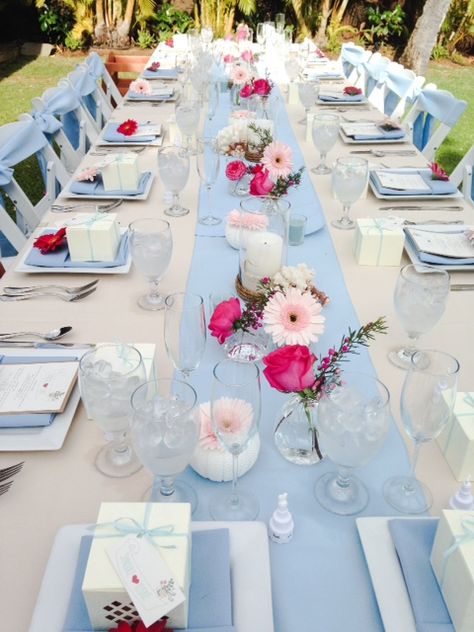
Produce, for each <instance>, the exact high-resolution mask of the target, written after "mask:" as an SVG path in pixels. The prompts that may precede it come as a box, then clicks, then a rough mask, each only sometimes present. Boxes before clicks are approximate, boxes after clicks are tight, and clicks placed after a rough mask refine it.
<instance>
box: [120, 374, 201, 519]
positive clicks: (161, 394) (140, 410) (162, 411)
mask: <svg viewBox="0 0 474 632" xmlns="http://www.w3.org/2000/svg"><path fill="white" fill-rule="evenodd" d="M196 401H197V395H196V391H195V390H194V389H193V387H192V386H190V385H189V384H187V383H186V382H181V381H179V380H170V379H154V380H151V381H150V382H146V383H145V384H142V385H141V386H140V387H139V388H137V389H136V390H135V391H134V393H133V394H132V396H131V422H130V432H131V435H132V441H133V446H134V448H135V451H136V453H137V454H138V456H139V458H140V460H141V462H142V463H143V465H144V466H145V467H146V468H147V469H148V470H150V471H151V472H152V474H153V475H154V477H155V479H154V481H153V486H152V488H151V490H150V489H148V490H147V491H146V492H145V495H144V498H146V499H147V500H148V501H149V502H176V503H178V502H179V503H183V502H189V503H191V510H192V511H194V510H195V509H196V507H197V496H196V492H195V491H194V489H193V488H192V487H191V486H190V485H188V484H187V483H185V482H184V481H175V478H176V476H178V474H181V472H182V471H183V470H184V469H185V468H186V466H187V465H188V464H189V461H190V460H191V456H192V454H193V452H194V450H195V448H196V445H197V442H198V440H199V429H200V423H199V416H198V413H197V409H196ZM150 491H151V495H150Z"/></svg>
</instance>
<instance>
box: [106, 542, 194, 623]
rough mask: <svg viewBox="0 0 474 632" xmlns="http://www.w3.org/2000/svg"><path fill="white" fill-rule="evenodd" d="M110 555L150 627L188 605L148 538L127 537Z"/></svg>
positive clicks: (113, 548) (127, 589)
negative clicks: (172, 611)
mask: <svg viewBox="0 0 474 632" xmlns="http://www.w3.org/2000/svg"><path fill="white" fill-rule="evenodd" d="M107 553H108V555H109V557H110V560H111V562H112V564H113V567H114V568H115V570H116V571H117V574H118V575H119V577H120V579H121V581H122V583H123V586H124V588H125V590H126V591H127V593H128V595H129V597H130V599H131V600H132V601H133V605H134V606H135V608H136V609H137V611H138V614H139V615H140V617H141V619H142V621H143V623H144V624H145V626H146V627H148V626H150V625H151V624H152V623H154V622H155V621H158V619H161V617H163V616H164V615H165V614H167V613H168V612H170V610H173V609H174V608H176V606H179V604H180V603H183V601H185V599H186V597H185V596H184V593H183V592H182V590H181V589H180V587H179V586H178V583H177V581H176V579H175V578H174V577H173V575H172V573H171V571H170V569H169V568H168V566H167V564H166V563H165V561H164V560H163V558H162V557H161V555H160V552H159V550H158V549H157V548H156V547H155V546H153V544H152V543H151V542H150V541H149V540H147V538H145V537H141V538H139V537H137V536H136V535H132V534H130V535H127V536H126V537H125V538H123V539H121V540H120V542H119V544H118V545H111V546H109V547H108V548H107Z"/></svg>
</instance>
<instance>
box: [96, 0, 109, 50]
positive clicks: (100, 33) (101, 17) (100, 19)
mask: <svg viewBox="0 0 474 632" xmlns="http://www.w3.org/2000/svg"><path fill="white" fill-rule="evenodd" d="M95 15H96V23H95V29H94V37H95V39H96V40H99V41H100V40H101V39H102V38H103V37H104V34H105V31H106V28H105V13H104V0H96V3H95Z"/></svg>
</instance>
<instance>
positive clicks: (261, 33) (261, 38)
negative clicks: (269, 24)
mask: <svg viewBox="0 0 474 632" xmlns="http://www.w3.org/2000/svg"><path fill="white" fill-rule="evenodd" d="M265 37H266V26H265V24H264V23H263V22H259V23H258V24H257V44H260V46H265Z"/></svg>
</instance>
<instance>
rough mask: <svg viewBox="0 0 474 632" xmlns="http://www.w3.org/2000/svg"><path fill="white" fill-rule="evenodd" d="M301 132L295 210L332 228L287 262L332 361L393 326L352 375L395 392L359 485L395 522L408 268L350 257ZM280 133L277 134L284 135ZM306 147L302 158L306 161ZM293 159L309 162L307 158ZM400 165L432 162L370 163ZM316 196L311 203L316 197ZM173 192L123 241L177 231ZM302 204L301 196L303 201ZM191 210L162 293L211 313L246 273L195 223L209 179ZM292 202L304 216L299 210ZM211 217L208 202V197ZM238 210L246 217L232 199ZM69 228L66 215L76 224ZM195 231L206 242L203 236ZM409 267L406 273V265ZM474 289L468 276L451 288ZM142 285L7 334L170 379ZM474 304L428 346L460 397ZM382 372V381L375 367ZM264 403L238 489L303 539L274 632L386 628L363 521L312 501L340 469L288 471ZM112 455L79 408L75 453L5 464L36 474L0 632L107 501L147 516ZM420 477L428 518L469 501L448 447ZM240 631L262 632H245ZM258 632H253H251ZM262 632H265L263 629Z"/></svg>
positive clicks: (374, 511)
mask: <svg viewBox="0 0 474 632" xmlns="http://www.w3.org/2000/svg"><path fill="white" fill-rule="evenodd" d="M226 99H227V97H226V95H223V98H222V102H221V114H220V117H217V118H216V120H215V121H214V122H213V124H212V126H211V127H210V128H208V130H207V132H210V133H215V131H216V129H218V127H219V124H220V123H222V121H223V120H224V118H225V113H224V114H223V113H222V112H224V110H225V100H226ZM172 109H173V106H172V105H171V104H163V105H160V107H159V108H156V107H151V106H147V105H146V104H142V105H140V106H135V107H133V108H132V107H130V108H128V107H121V108H119V109H118V110H117V111H116V112H114V115H113V119H114V120H124V119H125V118H129V117H133V118H136V119H137V120H151V121H153V122H166V120H167V119H168V117H169V115H171V114H172ZM287 115H288V120H289V122H290V124H291V129H290V127H288V126H287V125H286V123H285V121H284V118H283V122H282V123H281V127H280V126H279V127H278V128H277V130H278V131H277V134H276V136H277V138H279V139H281V140H284V141H286V142H289V143H291V144H292V145H293V148H294V150H295V152H296V155H295V166H296V167H298V166H299V164H300V163H299V160H300V157H301V159H304V162H305V164H306V166H307V169H306V171H305V175H304V178H305V179H306V184H305V187H306V188H305V189H304V191H305V193H304V198H302V197H301V194H300V193H299V192H290V194H289V198H288V199H289V201H290V202H292V204H293V206H294V208H296V207H298V208H299V207H304V211H303V212H305V213H306V214H308V213H314V214H315V216H316V215H317V214H318V213H322V215H321V219H322V218H323V217H325V219H326V222H327V223H326V224H325V225H324V226H323V227H322V228H321V229H320V230H319V231H317V232H315V233H314V234H312V235H309V236H307V237H306V240H305V243H304V245H303V246H300V247H293V248H291V247H290V248H289V263H291V264H296V263H298V262H300V261H304V262H306V263H308V264H309V265H310V266H312V267H314V268H315V269H316V281H317V284H318V286H319V287H320V288H321V289H323V290H324V291H325V292H326V293H327V294H328V295H329V296H330V297H331V302H330V305H329V306H328V307H327V308H326V309H325V315H326V318H327V328H326V332H325V334H324V335H323V336H322V337H321V341H320V343H318V349H320V350H321V351H325V350H326V349H327V348H328V347H329V346H330V345H331V344H333V343H336V342H337V341H338V340H339V338H340V336H341V335H342V334H343V333H344V331H345V330H346V328H347V326H348V325H351V326H352V327H354V326H357V323H358V322H360V323H364V322H368V321H370V320H373V319H374V318H376V317H377V316H379V315H385V316H386V317H387V321H388V325H389V333H388V335H386V336H377V339H376V341H375V342H373V343H372V344H371V347H370V352H369V354H367V353H365V352H364V353H362V354H361V356H357V357H354V359H353V360H352V361H351V364H352V367H353V368H359V369H364V370H367V368H368V370H370V371H372V370H375V372H376V374H377V375H378V377H379V378H380V379H381V380H382V381H383V382H384V383H385V384H386V385H387V386H388V388H389V390H390V393H391V410H392V413H393V417H394V421H395V423H394V424H392V427H391V429H390V433H389V437H388V439H387V441H386V443H385V445H384V447H383V448H382V450H381V451H380V453H379V454H378V455H377V456H376V457H375V458H374V459H373V461H372V462H371V463H369V464H368V465H367V466H366V467H364V468H361V469H360V471H359V474H360V476H361V477H362V478H363V479H364V481H365V482H366V484H367V485H368V487H369V491H370V502H369V505H368V507H367V509H366V510H365V511H364V514H363V515H391V514H392V513H393V512H392V510H391V508H390V507H389V506H388V505H387V504H386V503H385V501H384V500H383V497H382V492H381V489H382V485H383V482H384V480H385V479H386V478H387V477H389V476H391V475H393V474H396V473H401V472H407V471H408V455H407V451H406V450H405V442H406V443H407V444H408V451H411V445H410V443H409V441H408V439H407V438H406V436H405V434H404V432H403V430H399V429H400V428H401V422H400V418H399V406H398V400H399V395H400V388H401V384H402V381H403V372H402V371H400V370H398V369H396V368H394V367H393V366H392V365H391V364H390V363H389V362H388V360H387V352H388V351H389V350H390V349H391V348H392V347H394V346H395V345H397V344H398V343H400V342H402V341H404V339H405V335H404V333H403V330H402V328H401V325H400V324H399V322H398V320H397V317H396V315H395V313H394V308H393V305H392V295H393V288H394V285H395V282H396V277H397V274H398V270H399V269H398V268H397V267H363V266H358V265H357V264H356V262H355V259H354V256H353V254H352V241H353V238H354V235H353V231H339V230H335V229H333V228H332V227H331V226H330V224H329V221H330V220H331V219H333V218H334V217H336V216H337V215H339V214H340V211H341V209H340V205H339V203H337V202H336V201H335V200H334V199H333V198H332V195H331V191H330V177H328V176H315V175H313V174H312V173H311V171H310V170H309V168H310V167H311V166H313V165H314V164H315V162H316V160H317V155H316V152H315V150H314V147H313V146H312V144H309V143H307V142H306V141H305V128H304V126H302V125H298V124H297V123H296V121H297V120H298V119H299V118H300V117H301V115H302V108H301V106H287ZM353 115H354V117H360V118H366V117H367V115H368V113H367V111H366V110H360V111H358V110H357V108H355V107H354V108H352V109H351V110H350V116H353ZM280 130H281V133H280ZM298 147H299V150H298ZM350 148H351V146H348V145H345V144H344V143H343V142H342V141H338V143H337V144H336V146H335V147H334V149H333V150H332V151H331V152H330V154H329V156H328V160H329V162H331V161H333V160H334V159H335V158H336V157H337V156H339V155H344V154H347V153H348V152H349V150H350ZM298 152H301V154H299V153H298ZM388 160H390V164H391V166H392V165H393V166H402V165H413V164H416V165H420V166H422V165H424V164H425V161H424V159H423V157H422V156H421V154H419V155H417V156H416V157H391V158H380V159H379V158H373V162H374V163H380V162H387V161H388ZM95 162H96V158H94V157H92V156H87V157H86V158H85V160H84V164H93V163H95ZM140 164H141V167H142V168H143V169H150V170H152V171H154V172H156V149H153V148H148V149H146V150H145V151H144V152H143V153H142V154H141V155H140ZM311 184H312V187H314V191H313V190H312V189H311V186H310V185H311ZM225 186H226V185H225V180H224V176H223V175H222V174H221V180H220V181H219V183H218V184H217V185H216V190H215V193H214V195H213V196H212V199H213V201H214V210H216V209H217V210H219V211H220V212H221V214H222V216H223V217H224V216H225V214H226V213H227V212H228V211H229V210H230V208H231V207H229V206H228V204H229V199H228V198H226V197H225V195H223V194H222V195H219V194H218V193H219V191H221V193H223V191H224V188H225ZM163 194H164V189H163V186H162V184H161V182H160V180H159V178H158V177H157V178H156V180H155V182H154V184H153V188H152V191H151V195H150V197H149V198H148V200H147V201H140V202H137V201H136V202H126V203H124V204H123V205H122V206H121V207H120V208H119V209H118V210H117V212H118V218H119V221H120V223H121V225H122V226H127V224H128V223H129V222H130V221H132V220H134V219H136V218H138V217H146V216H157V217H163V218H166V219H168V218H167V217H166V216H165V215H164V213H163V210H164V207H165V205H164V201H163ZM298 196H299V197H298ZM181 199H182V202H183V203H184V205H185V206H188V208H190V209H191V213H190V214H189V215H187V216H186V217H183V218H177V219H171V220H170V223H171V228H172V233H173V240H174V249H173V257H172V261H171V265H170V268H169V270H168V272H167V273H166V275H165V277H164V279H163V281H162V283H161V288H162V291H163V293H165V294H166V293H171V292H174V291H183V290H185V289H186V288H187V287H188V288H189V289H190V290H191V291H195V292H198V293H201V294H202V295H203V297H204V299H205V301H206V302H207V298H208V295H209V293H210V292H216V291H217V292H222V293H227V292H231V291H232V283H233V279H234V277H235V273H236V269H237V254H236V251H232V250H231V249H230V248H229V246H228V245H227V244H226V242H225V240H224V238H223V237H218V236H206V233H205V231H203V230H202V228H200V227H198V231H196V228H197V224H196V219H197V206H198V201H199V180H198V176H197V173H196V170H195V168H192V169H191V175H190V178H189V182H188V184H187V186H186V188H185V190H184V192H183V193H182V196H181ZM295 200H296V201H295ZM201 203H204V202H203V199H202V198H201ZM234 205H235V206H237V205H238V199H237V198H235V200H234ZM379 206H380V203H379V201H378V200H376V199H375V197H373V196H372V194H370V193H369V194H368V196H367V198H366V199H363V200H360V201H359V202H358V203H356V204H355V205H354V207H353V209H352V211H351V213H352V215H353V216H354V217H366V216H371V217H378V216H382V212H380V211H379V210H378V207H379ZM65 217H67V216H65ZM406 217H408V218H409V219H415V220H421V219H424V218H430V219H431V218H437V219H450V218H453V219H461V218H462V219H463V220H464V221H465V222H466V223H470V222H472V223H474V212H473V209H472V208H471V207H469V206H468V205H467V204H466V205H465V208H464V210H463V212H460V213H448V212H445V213H443V212H441V211H437V212H435V211H423V212H412V213H409V214H408V213H407V214H406ZM60 220H61V217H60V216H59V215H48V216H46V217H45V218H44V221H43V222H42V226H48V225H51V222H55V223H57V222H58V221H60ZM196 232H197V233H198V235H199V236H197V237H195V235H196ZM406 262H407V261H405V260H404V263H406ZM452 276H453V279H454V280H455V281H456V280H458V278H462V280H463V281H464V280H466V281H469V282H474V278H473V274H472V273H471V272H467V273H466V272H463V273H456V274H453V275H452ZM89 278H90V277H89V275H82V274H81V275H73V276H66V275H43V274H39V275H34V276H31V277H30V276H26V275H24V274H21V273H17V272H15V271H14V270H12V271H9V273H8V274H7V275H6V276H5V277H4V278H3V279H2V281H1V284H2V285H7V284H8V285H25V284H26V283H27V282H30V281H33V282H41V283H43V282H44V283H47V282H51V281H52V280H53V279H55V280H57V281H58V282H61V283H70V284H74V283H75V282H77V281H79V282H82V281H83V282H85V281H86V279H89ZM144 286H145V281H144V279H143V278H142V277H141V276H140V274H138V272H137V271H136V270H135V269H134V268H133V267H132V270H131V271H130V273H129V274H127V275H110V276H109V275H103V276H101V277H100V283H99V287H98V290H97V292H96V293H95V294H93V295H92V296H90V297H89V298H87V299H86V300H83V301H81V302H78V303H64V304H63V303H58V302H57V301H55V300H54V299H36V300H35V301H28V302H20V303H18V304H17V303H2V305H1V313H2V328H3V331H17V330H32V331H43V330H44V331H47V330H49V329H52V328H53V327H55V326H59V325H65V324H70V325H72V326H73V331H72V332H71V334H70V335H69V336H68V339H67V340H68V341H71V342H77V343H80V342H89V343H95V342H104V341H121V342H131V343H133V342H135V343H138V342H153V343H155V344H156V348H157V351H156V371H157V373H158V375H160V376H167V375H171V373H172V367H171V365H170V362H169V361H168V359H167V357H166V352H165V348H164V342H163V313H162V312H158V313H153V312H150V313H148V312H145V311H143V310H141V309H140V308H139V307H138V305H137V303H136V299H137V297H138V295H139V294H140V292H142V291H143V289H144ZM472 305H473V303H472V294H471V293H469V292H452V293H451V295H450V297H449V301H448V306H447V310H446V312H445V314H444V316H443V318H442V320H441V322H440V323H438V324H437V325H436V327H434V329H433V330H432V332H430V333H429V334H427V335H425V336H423V338H422V342H421V345H422V346H424V347H425V348H439V349H442V350H445V351H448V352H450V353H451V354H453V355H454V356H455V357H457V358H458V359H459V361H460V363H461V375H460V380H459V389H460V390H469V389H471V390H472V388H471V387H472V384H471V382H470V376H471V375H473V374H474V358H473V354H472V352H471V349H472V342H473V329H472V318H471V308H472ZM222 357H223V354H222V351H221V350H220V349H219V348H218V345H217V342H216V341H215V340H214V339H213V338H209V339H208V341H207V349H206V355H205V358H204V360H203V362H202V363H201V366H200V367H199V369H198V370H197V371H196V372H195V374H194V375H192V377H191V379H190V381H191V383H192V384H194V385H195V386H196V388H197V390H198V396H199V401H201V402H203V401H206V400H207V399H208V396H209V384H210V381H211V370H212V366H213V365H214V364H215V362H217V361H218V360H219V359H220V358H222ZM370 363H372V364H373V369H372V367H371V366H370ZM262 387H263V391H264V397H263V402H264V406H263V412H262V418H261V423H260V434H261V438H262V450H261V454H260V457H259V460H258V462H257V464H256V466H255V467H254V468H253V469H252V470H251V471H250V472H249V473H248V474H246V475H245V476H244V477H242V479H241V480H240V481H239V485H241V486H242V487H246V486H248V487H249V488H252V489H253V490H254V492H255V493H256V494H257V495H258V497H259V500H260V505H261V508H260V514H259V516H258V519H259V520H262V521H264V522H266V521H268V519H269V517H270V515H271V512H272V511H273V509H274V507H275V504H276V498H277V494H278V493H281V492H282V491H288V492H289V505H290V510H291V511H292V513H293V517H294V520H295V525H296V527H295V535H294V538H293V540H292V542H291V543H289V544H287V545H277V544H274V543H270V544H269V546H270V558H271V570H272V590H273V614H274V629H275V630H276V631H277V632H290V631H293V630H295V629H298V630H301V632H314V631H317V630H321V632H332V631H334V632H340V631H342V630H352V631H358V630H360V631H361V632H362V631H363V632H372V631H373V632H376V631H379V630H382V629H383V626H382V623H381V619H380V615H379V613H378V609H377V605H376V601H375V597H374V593H373V590H372V586H371V582H370V576H369V573H368V570H367V567H366V564H365V559H364V555H363V552H362V548H361V546H360V542H359V539H358V535H357V529H356V526H355V520H354V518H353V517H350V518H342V517H336V516H333V515H331V514H329V513H327V512H326V511H324V510H323V509H322V508H321V507H320V506H319V505H318V504H317V503H316V501H315V499H314V495H313V484H314V481H315V480H316V478H317V477H318V476H319V475H321V474H322V473H324V472H326V471H328V469H330V468H331V467H332V466H331V464H330V463H329V462H323V463H321V464H319V465H317V466H313V467H307V468H305V467H301V466H295V465H291V464H290V463H287V462H286V461H284V460H283V459H282V457H280V455H279V454H278V453H277V451H276V449H275V447H274V445H273V441H272V430H273V426H274V421H275V415H276V412H277V411H278V409H279V407H280V406H281V404H282V402H283V397H282V396H280V395H279V394H277V393H276V391H271V389H270V388H269V386H268V385H267V384H266V383H265V380H263V381H262ZM102 443H103V435H102V433H101V431H100V430H99V428H98V427H97V426H96V425H95V424H94V423H93V422H91V421H88V420H87V418H86V416H85V413H84V409H83V407H82V405H80V406H79V408H78V410H77V412H76V415H75V418H74V421H73V423H72V425H71V428H70V430H69V433H68V435H67V437H66V440H65V443H64V445H63V447H62V448H61V449H60V450H57V451H31V452H18V453H12V452H1V436H0V468H1V467H6V466H8V465H10V464H13V463H15V462H17V461H20V460H25V465H24V468H23V471H22V472H21V473H20V474H19V475H17V476H16V477H15V482H14V485H13V487H12V488H11V490H10V491H9V492H8V493H7V494H5V495H3V496H2V497H1V499H0V503H1V509H2V512H1V513H2V517H1V531H0V533H1V541H0V559H1V563H2V569H3V573H2V591H1V596H0V612H1V613H2V629H5V630H14V631H15V632H23V631H24V630H27V629H28V625H29V621H30V619H31V615H32V612H33V608H34V605H35V601H36V597H37V593H38V590H39V587H40V584H41V578H42V575H43V572H44V568H45V565H46V562H47V560H48V556H49V552H50V548H51V545H52V542H53V540H54V537H55V534H56V532H57V531H58V529H59V528H60V527H61V526H63V525H67V524H75V523H93V522H94V520H95V518H96V515H97V511H98V507H99V504H100V502H101V501H138V500H140V499H141V497H142V494H143V492H144V490H145V488H146V487H147V486H148V485H149V482H150V474H149V473H148V472H147V471H145V470H141V471H140V472H138V473H137V474H135V475H134V476H131V477H129V478H123V479H112V478H107V477H105V476H102V475H101V474H100V473H99V472H98V471H97V470H96V469H95V466H94V457H95V453H96V451H97V450H98V448H99V447H100V446H101V445H102ZM417 473H418V475H419V477H420V478H421V479H422V480H424V481H426V482H427V483H428V484H429V486H430V488H431V490H432V491H433V495H434V498H435V502H434V506H433V514H434V515H436V514H438V513H439V512H440V510H441V509H442V508H443V507H444V506H446V504H447V501H448V498H449V496H450V495H451V494H452V493H453V491H454V490H455V489H456V488H457V487H458V486H459V483H457V482H456V481H455V480H454V478H453V476H452V474H451V471H450V469H449V467H448V465H447V463H446V462H445V460H444V458H443V457H442V455H441V453H440V451H439V449H438V448H437V446H436V445H435V444H434V443H432V444H428V445H426V446H425V447H424V448H423V450H422V452H421V457H420V462H419V466H418V470H417ZM184 477H185V478H186V479H187V480H188V482H191V483H192V484H193V485H194V487H195V489H196V490H197V492H198V497H199V501H200V502H199V506H198V509H197V510H196V512H195V514H194V516H193V518H194V520H209V512H208V507H207V503H208V500H209V497H210V495H211V494H212V493H213V492H214V491H215V490H216V489H217V487H218V486H217V484H215V483H211V482H210V481H207V480H205V479H202V478H200V477H199V476H198V475H197V474H195V473H194V472H193V471H191V470H189V469H188V471H186V473H185V474H184ZM238 632H251V631H250V630H245V631H243V630H242V631H241V630H239V631H238ZM252 632H253V631H252ZM255 632H257V631H256V630H255Z"/></svg>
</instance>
